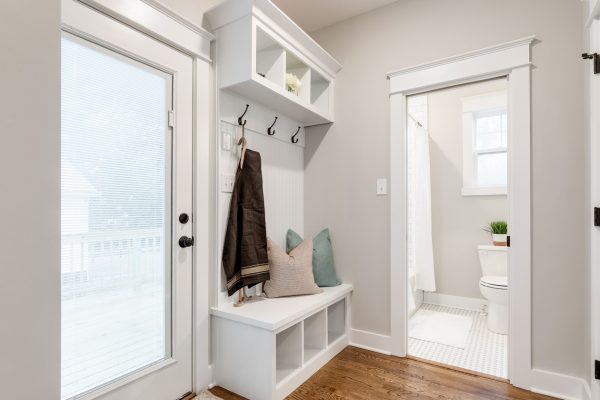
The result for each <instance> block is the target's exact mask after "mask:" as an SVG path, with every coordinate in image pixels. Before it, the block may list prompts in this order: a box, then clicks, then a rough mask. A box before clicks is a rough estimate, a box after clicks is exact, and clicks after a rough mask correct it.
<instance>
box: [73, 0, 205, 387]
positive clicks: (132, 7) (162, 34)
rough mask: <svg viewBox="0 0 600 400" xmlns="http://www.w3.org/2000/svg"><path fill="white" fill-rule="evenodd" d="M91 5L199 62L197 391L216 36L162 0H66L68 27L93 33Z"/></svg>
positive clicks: (201, 367)
mask: <svg viewBox="0 0 600 400" xmlns="http://www.w3.org/2000/svg"><path fill="white" fill-rule="evenodd" d="M82 8H89V9H93V10H96V11H98V12H99V13H100V14H103V15H107V16H109V17H110V18H113V19H114V20H116V21H119V22H120V23H122V24H124V25H126V26H129V27H132V28H134V29H135V30H137V31H140V32H142V33H143V34H145V35H148V36H150V37H152V38H154V39H156V40H158V41H160V42H162V43H164V44H167V45H169V46H171V47H172V48H174V49H176V50H178V51H180V52H182V53H184V54H187V55H189V56H190V57H191V58H192V60H193V69H194V71H193V88H192V89H193V109H192V110H191V112H192V113H193V145H192V147H193V158H194V160H193V165H194V170H193V214H192V218H193V222H194V224H193V235H194V237H195V244H194V247H193V282H192V285H193V329H192V338H191V340H192V342H193V353H192V354H190V357H192V364H193V372H192V373H193V378H192V383H193V390H194V391H196V392H198V391H200V390H202V389H205V388H206V387H207V386H208V385H209V384H211V383H212V375H211V368H210V358H209V355H210V353H209V352H210V318H209V313H208V305H209V299H208V293H209V281H210V279H209V265H210V262H211V259H210V240H211V239H210V238H211V236H210V230H211V224H212V220H211V218H210V212H211V207H210V204H211V198H210V194H211V192H212V187H211V161H210V148H211V146H212V142H211V139H210V137H211V135H210V133H211V131H212V128H213V124H214V118H213V117H212V113H211V111H212V108H211V100H212V97H213V91H214V89H213V71H212V56H211V54H212V49H211V42H212V41H214V40H215V37H214V36H213V35H212V34H211V33H209V32H207V31H206V30H204V29H203V28H201V27H199V26H197V25H195V24H193V23H191V22H190V21H188V20H187V19H185V18H184V17H182V16H180V15H179V14H177V13H175V12H174V11H172V10H171V9H169V8H167V7H165V6H164V5H162V4H161V3H160V2H158V1H156V0H62V17H61V19H62V21H61V22H62V27H63V29H64V30H67V31H69V32H72V33H76V34H78V35H81V36H87V35H86V33H85V24H83V26H79V25H81V24H82V21H81V20H80V19H79V18H78V17H77V15H76V14H75V15H73V13H72V12H73V11H74V10H75V12H77V10H79V11H81V9H82Z"/></svg>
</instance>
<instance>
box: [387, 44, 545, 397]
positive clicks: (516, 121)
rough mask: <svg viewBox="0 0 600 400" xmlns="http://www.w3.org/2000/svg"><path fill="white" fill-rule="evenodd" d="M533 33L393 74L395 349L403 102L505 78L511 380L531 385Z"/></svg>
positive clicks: (403, 295)
mask: <svg viewBox="0 0 600 400" xmlns="http://www.w3.org/2000/svg"><path fill="white" fill-rule="evenodd" d="M534 39H535V38H534V36H529V37H526V38H522V39H517V40H513V41H510V42H507V43H502V44H499V45H496V46H491V47H486V48H483V49H480V50H476V51H471V52H468V53H464V54H460V55H458V56H454V57H448V58H445V59H442V60H437V61H433V62H430V63H426V64H421V65H418V66H416V67H411V68H405V69H402V70H399V71H396V72H392V73H389V74H388V79H389V80H390V91H389V93H390V118H391V119H390V193H391V194H390V244H391V245H390V248H391V251H390V285H391V288H390V289H391V293H394V294H395V295H394V296H392V297H391V304H390V316H391V317H390V318H391V338H392V339H391V352H392V354H393V355H397V356H404V355H406V349H407V336H408V335H407V310H406V309H407V307H406V303H407V285H406V282H407V266H406V235H407V232H406V176H405V175H406V174H405V171H406V167H405V163H406V159H405V147H406V146H405V138H406V118H407V115H406V112H407V111H406V97H407V96H408V95H412V94H418V93H423V92H427V91H432V90H435V89H441V88H445V87H449V86H454V85H457V84H463V83H472V82H478V81H482V80H486V79H491V78H496V77H500V76H507V77H508V93H509V95H508V96H509V97H508V104H509V109H508V112H509V115H510V118H509V138H508V148H509V152H510V157H509V165H508V188H509V194H508V203H509V221H508V222H509V226H510V227H511V228H510V230H511V243H512V247H511V248H510V251H509V255H508V256H509V279H510V282H511V287H510V293H509V296H510V300H509V309H510V332H509V334H510V346H509V378H510V381H511V383H512V384H513V385H515V386H517V387H521V388H524V389H530V388H531V382H532V381H531V374H532V363H531V152H530V149H531V141H530V137H531V122H530V113H531V105H530V99H531V84H530V67H531V59H530V53H531V51H530V48H531V44H532V43H533V41H534Z"/></svg>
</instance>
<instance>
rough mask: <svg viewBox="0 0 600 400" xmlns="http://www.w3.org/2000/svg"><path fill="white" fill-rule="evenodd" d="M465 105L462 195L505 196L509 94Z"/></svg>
mask: <svg viewBox="0 0 600 400" xmlns="http://www.w3.org/2000/svg"><path fill="white" fill-rule="evenodd" d="M462 103H463V190H462V194H463V196H476V195H505V194H506V186H507V161H508V143H507V137H508V115H507V107H506V91H500V92H493V93H489V94H485V95H479V96H473V97H467V98H463V99H462Z"/></svg>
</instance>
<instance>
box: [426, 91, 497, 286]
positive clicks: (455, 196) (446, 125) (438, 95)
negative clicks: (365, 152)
mask: <svg viewBox="0 0 600 400" xmlns="http://www.w3.org/2000/svg"><path fill="white" fill-rule="evenodd" d="M502 89H506V80H504V79H500V80H494V81H489V82H481V83H476V84H471V85H467V86H459V87H454V88H450V89H445V90H439V91H436V92H433V93H430V94H428V95H427V103H428V109H429V117H428V120H429V137H430V140H429V153H430V160H431V162H430V164H431V206H432V207H431V217H432V227H433V255H434V262H435V283H436V289H437V290H436V292H437V293H443V294H450V295H454V296H462V297H472V298H482V296H481V292H480V290H479V278H480V277H481V266H480V265H479V256H478V254H477V246H478V245H480V244H491V238H490V235H489V233H487V232H484V231H483V230H482V229H481V228H482V227H483V226H486V225H487V224H488V223H489V222H490V221H497V220H500V219H502V220H505V221H506V220H508V203H507V200H506V196H463V195H462V194H461V189H462V183H463V176H462V173H463V159H462V154H463V149H462V146H463V121H462V102H461V98H463V97H469V96H476V95H480V94H485V93H489V92H495V91H499V90H502Z"/></svg>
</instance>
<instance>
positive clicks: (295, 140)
mask: <svg viewBox="0 0 600 400" xmlns="http://www.w3.org/2000/svg"><path fill="white" fill-rule="evenodd" d="M299 133H300V127H298V130H297V131H296V133H294V136H292V143H298V139H296V136H298V134H299Z"/></svg>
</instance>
